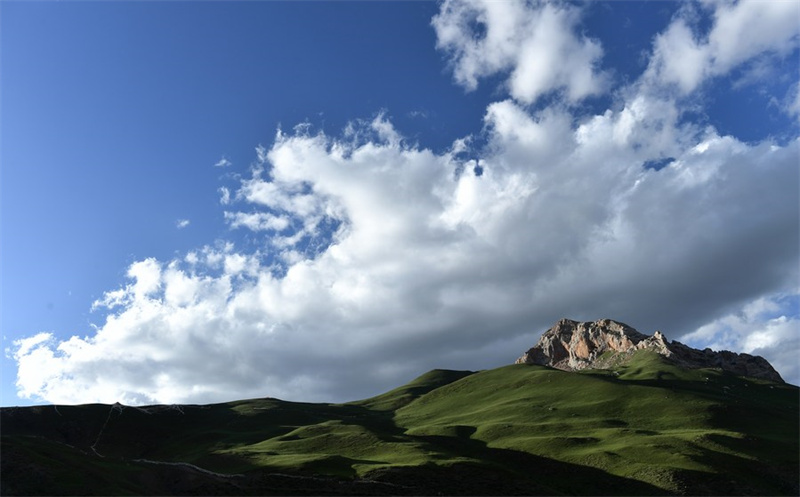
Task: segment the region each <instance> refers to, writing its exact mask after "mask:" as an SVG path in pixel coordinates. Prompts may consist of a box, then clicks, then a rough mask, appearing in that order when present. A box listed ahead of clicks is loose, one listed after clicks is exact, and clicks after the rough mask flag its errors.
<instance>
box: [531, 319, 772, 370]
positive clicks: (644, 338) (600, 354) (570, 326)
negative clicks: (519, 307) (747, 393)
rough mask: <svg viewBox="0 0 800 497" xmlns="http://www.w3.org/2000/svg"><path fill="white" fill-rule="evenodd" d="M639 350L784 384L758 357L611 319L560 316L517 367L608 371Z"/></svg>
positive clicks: (693, 365) (689, 365)
mask: <svg viewBox="0 0 800 497" xmlns="http://www.w3.org/2000/svg"><path fill="white" fill-rule="evenodd" d="M638 350H651V351H654V352H656V353H658V354H659V355H661V356H663V357H664V358H666V359H667V360H668V361H670V362H672V363H674V364H676V365H678V366H681V367H684V368H689V369H701V368H711V369H720V370H722V371H726V372H729V373H732V374H735V375H739V376H748V377H751V378H759V379H764V380H769V381H775V382H779V383H784V381H783V378H781V376H780V374H779V373H778V372H777V371H776V370H775V368H773V367H772V365H771V364H770V363H769V361H767V360H766V359H764V358H763V357H761V356H753V355H750V354H744V353H736V352H731V351H727V350H722V351H718V352H717V351H713V350H711V349H710V348H706V349H704V350H698V349H695V348H692V347H689V346H687V345H684V344H682V343H680V342H678V341H675V340H673V341H670V340H668V339H667V338H666V337H665V336H664V334H663V333H661V332H660V331H656V332H655V333H653V335H650V336H648V335H645V334H643V333H640V332H639V331H637V330H636V329H634V328H633V327H631V326H628V325H627V324H625V323H622V322H619V321H614V320H612V319H599V320H597V321H584V322H581V321H575V320H572V319H567V318H563V319H561V320H559V321H558V322H557V323H556V324H555V325H553V326H552V327H551V328H550V329H548V330H547V331H545V332H544V333H543V334H542V336H541V338H540V339H539V341H538V342H537V344H536V345H534V346H533V347H532V348H530V349H528V350H527V351H526V352H525V353H524V354H523V355H522V356H521V357H519V358H518V359H517V360H516V361H515V364H538V365H542V366H550V367H553V368H556V369H561V370H563V371H580V370H584V369H608V368H609V366H611V365H619V364H621V363H624V362H625V361H626V360H627V359H628V358H629V357H630V356H631V354H632V353H633V352H635V351H638ZM608 353H611V354H610V355H609V354H608Z"/></svg>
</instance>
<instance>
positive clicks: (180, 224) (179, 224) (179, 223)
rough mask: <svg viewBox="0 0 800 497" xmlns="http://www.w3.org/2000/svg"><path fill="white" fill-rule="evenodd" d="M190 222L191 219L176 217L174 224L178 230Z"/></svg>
mask: <svg viewBox="0 0 800 497" xmlns="http://www.w3.org/2000/svg"><path fill="white" fill-rule="evenodd" d="M190 223H191V221H189V220H188V219H178V220H177V221H176V222H175V226H176V227H177V228H178V229H179V230H180V229H183V228H186V227H187V226H189V224H190Z"/></svg>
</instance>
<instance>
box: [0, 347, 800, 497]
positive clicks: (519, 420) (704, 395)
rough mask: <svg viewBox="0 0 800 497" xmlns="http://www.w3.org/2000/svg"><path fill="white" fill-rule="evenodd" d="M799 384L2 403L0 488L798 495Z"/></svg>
mask: <svg viewBox="0 0 800 497" xmlns="http://www.w3.org/2000/svg"><path fill="white" fill-rule="evenodd" d="M798 395H799V394H798V388H797V387H794V386H791V385H784V384H775V383H771V382H766V381H760V380H754V379H750V378H741V377H736V376H732V375H729V374H725V373H722V372H720V371H716V370H684V369H680V368H677V367H675V366H674V365H671V364H670V363H668V362H666V361H664V359H663V358H661V356H658V355H656V354H654V353H650V352H647V351H642V352H640V353H637V354H636V355H635V356H634V357H633V358H632V359H631V360H630V361H628V362H626V364H624V365H622V366H619V367H618V368H617V369H615V370H602V371H584V372H581V373H567V372H563V371H558V370H554V369H550V368H545V367H541V366H530V365H514V366H507V367H503V368H498V369H494V370H488V371H481V372H475V373H473V372H469V371H444V370H435V371H431V372H429V373H426V374H425V375H423V376H421V377H419V378H418V379H416V380H414V381H413V382H411V383H409V384H407V385H405V386H403V387H400V388H397V389H395V390H392V391H390V392H387V393H385V394H383V395H379V396H377V397H374V398H371V399H366V400H362V401H358V402H351V403H346V404H307V403H293V402H284V401H280V400H277V399H268V398H267V399H251V400H243V401H239V402H232V403H226V404H215V405H208V406H153V407H149V408H134V407H125V406H119V405H116V406H108V405H84V406H58V407H54V406H39V407H31V408H5V409H3V410H2V425H0V429H2V454H1V456H2V474H0V477H1V478H0V481H2V493H3V494H5V495H12V494H40V495H41V494H48V495H57V494H61V495H77V494H80V495H86V494H103V495H108V494H115V495H124V494H206V495H208V494H242V495H246V494H251V495H267V494H273V495H285V494H296V495H319V494H326V495H335V494H352V495H358V494H364V495H377V494H389V495H406V494H408V495H414V494H416V495H431V494H445V495H448V494H449V495H457V494H461V495H469V494H472V495H477V494H485V495H498V494H518V495H525V494H528V495H530V494H544V495H559V494H570V495H626V494H627V495H660V494H706V495H797V494H798V464H799V463H800V461H798V452H799V450H800V449H799V447H798V439H799V438H800V435H799V434H798V422H799V421H800V415H799V414H798V404H799V401H800V397H799V396H798Z"/></svg>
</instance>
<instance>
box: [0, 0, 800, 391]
mask: <svg viewBox="0 0 800 497" xmlns="http://www.w3.org/2000/svg"><path fill="white" fill-rule="evenodd" d="M799 62H800V4H798V3H797V2H792V1H780V0H775V1H770V2H759V1H748V0H739V1H738V2H729V1H721V0H719V1H717V0H704V1H700V2H615V1H614V2H602V1H594V2H568V3H559V2H553V3H550V2H537V1H512V0H508V1H486V0H447V1H444V2H372V3H369V2H346V1H337V2H334V1H330V2H269V1H263V2H200V1H197V2H195V1H183V2H166V1H162V2H159V1H152V2H70V1H67V2H48V1H41V2H22V1H4V2H2V4H0V278H1V280H0V284H1V291H2V293H1V294H0V303H1V304H2V309H1V311H2V312H1V314H0V327H1V328H2V330H1V331H2V338H3V355H2V385H1V386H2V397H1V398H0V403H1V404H2V405H31V404H40V403H58V404H77V403H88V402H104V403H113V402H121V403H123V404H134V405H141V404H154V403H165V404H171V403H210V402H223V401H229V400H234V399H243V398H255V397H266V396H269V397H277V398H281V399H285V400H299V401H314V402H342V401H348V400H356V399H360V398H365V397H369V396H372V395H375V394H378V393H381V392H383V391H386V390H388V389H391V388H393V387H396V386H398V385H400V384H403V383H405V382H407V381H409V380H410V379H412V378H414V377H416V376H418V375H420V374H422V373H424V372H426V371H428V370H430V369H434V368H446V369H468V370H478V369H486V368H494V367H499V366H503V365H506V364H510V363H513V362H514V360H515V359H516V358H517V357H519V356H520V355H522V353H523V352H524V351H525V350H527V349H528V348H530V347H531V346H533V345H534V344H535V343H536V341H537V340H538V337H539V336H540V334H541V333H542V332H543V331H545V330H546V329H547V328H549V327H550V326H551V325H552V324H554V323H555V322H556V321H557V320H558V319H560V318H563V317H568V318H571V319H577V320H596V319H602V318H610V319H615V320H618V321H622V322H625V323H627V324H629V325H631V326H633V327H635V328H637V329H638V330H639V331H641V332H643V333H647V334H652V333H653V332H654V331H656V330H660V331H662V332H663V333H664V334H665V335H666V336H667V338H669V339H671V340H679V341H681V342H682V343H686V344H688V345H691V346H693V347H697V348H705V347H710V348H712V349H715V350H722V349H724V350H732V351H735V352H746V353H750V354H755V355H761V356H763V357H765V358H767V359H768V360H769V361H770V362H771V363H772V364H773V366H775V368H776V369H777V370H778V371H779V373H780V374H781V375H782V376H783V378H784V379H785V380H787V381H788V382H790V383H793V384H800V364H798V357H800V289H799V288H800V287H799V285H798V281H800V280H799V278H798V277H799V276H800V267H798V266H799V265H800V193H799V190H800V167H799V165H800V140H799V138H800V64H799Z"/></svg>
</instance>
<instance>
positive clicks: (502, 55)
mask: <svg viewBox="0 0 800 497" xmlns="http://www.w3.org/2000/svg"><path fill="white" fill-rule="evenodd" d="M579 22H580V11H579V10H578V9H577V8H575V7H572V6H569V5H557V4H553V3H547V2H528V1H524V0H516V1H507V2H494V1H491V0H447V1H445V2H444V4H443V5H442V8H441V11H440V13H439V14H438V15H437V16H436V17H434V18H433V21H432V25H433V27H434V29H435V30H436V37H437V44H436V46H437V48H439V49H440V50H443V51H444V52H445V53H446V54H447V55H448V57H449V58H450V63H451V65H452V68H453V76H454V78H455V80H456V81H457V82H458V83H459V84H460V85H462V86H464V87H465V88H466V89H468V90H474V89H475V88H477V86H478V80H479V79H481V78H484V77H487V76H491V75H493V74H496V73H506V72H508V73H510V74H509V76H508V80H507V85H508V89H509V92H510V93H511V96H513V97H514V98H516V99H518V100H520V101H522V102H525V103H532V102H535V101H536V100H537V99H538V98H539V97H541V96H542V95H544V94H547V93H548V92H550V91H553V90H561V91H563V92H564V94H565V96H566V97H567V99H568V100H569V101H570V102H576V101H578V100H581V99H583V98H585V97H587V96H590V95H595V94H599V93H602V92H603V91H605V89H606V87H607V83H608V81H607V76H606V75H605V74H604V73H603V72H602V71H600V70H599V69H598V66H599V64H600V59H601V58H602V56H603V49H602V47H601V45H600V43H599V42H598V41H596V40H592V39H589V38H587V37H586V36H583V35H580V34H578V32H577V31H578V30H577V27H578V25H579Z"/></svg>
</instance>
